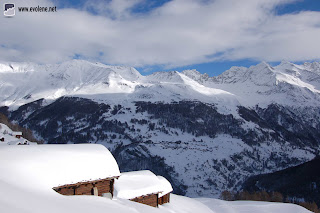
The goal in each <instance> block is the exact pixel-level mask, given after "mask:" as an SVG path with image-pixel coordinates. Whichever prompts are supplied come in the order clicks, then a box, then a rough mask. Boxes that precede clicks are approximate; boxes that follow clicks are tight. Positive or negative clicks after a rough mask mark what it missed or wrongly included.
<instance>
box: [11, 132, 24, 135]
mask: <svg viewBox="0 0 320 213" xmlns="http://www.w3.org/2000/svg"><path fill="white" fill-rule="evenodd" d="M12 135H22V132H12Z"/></svg>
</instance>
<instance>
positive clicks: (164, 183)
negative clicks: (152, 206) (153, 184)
mask: <svg viewBox="0 0 320 213" xmlns="http://www.w3.org/2000/svg"><path fill="white" fill-rule="evenodd" d="M157 177H158V179H159V181H160V183H161V188H162V192H161V193H159V197H162V196H164V195H166V194H168V193H170V192H172V191H173V189H172V186H171V183H170V182H169V181H168V180H167V179H166V178H164V177H162V176H157Z"/></svg>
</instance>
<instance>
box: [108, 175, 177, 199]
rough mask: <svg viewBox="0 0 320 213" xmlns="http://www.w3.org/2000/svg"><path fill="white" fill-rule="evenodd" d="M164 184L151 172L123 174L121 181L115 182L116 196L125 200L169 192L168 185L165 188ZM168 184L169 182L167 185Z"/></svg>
mask: <svg viewBox="0 0 320 213" xmlns="http://www.w3.org/2000/svg"><path fill="white" fill-rule="evenodd" d="M162 178H163V177H162ZM163 183H164V181H163V180H160V179H159V178H158V177H157V176H156V175H155V174H154V173H152V172H151V171H149V170H142V171H134V172H124V173H121V175H120V177H119V179H116V180H115V183H114V195H115V197H119V198H123V199H132V198H135V197H139V196H143V195H148V194H157V193H160V192H164V191H168V185H166V186H165V187H164V185H163ZM168 183H169V181H167V183H166V184H168ZM169 184H170V183H169ZM170 186H171V184H170ZM171 189H172V188H171ZM171 191H172V190H171Z"/></svg>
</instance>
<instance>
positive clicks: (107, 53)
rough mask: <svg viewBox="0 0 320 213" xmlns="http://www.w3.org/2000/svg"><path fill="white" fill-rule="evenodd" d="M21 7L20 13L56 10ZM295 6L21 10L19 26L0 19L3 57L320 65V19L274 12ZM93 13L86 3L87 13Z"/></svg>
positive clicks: (229, 0)
mask: <svg viewBox="0 0 320 213" xmlns="http://www.w3.org/2000/svg"><path fill="white" fill-rule="evenodd" d="M144 1H145V0H144ZM15 2H16V8H17V7H19V6H37V5H40V6H45V5H51V6H52V5H53V3H51V2H49V1H33V2H32V3H29V1H28V5H26V3H25V1H20V2H17V1H15ZM288 2H290V1H289V0H287V1H280V0H259V1H256V0H242V1H239V0H215V1H203V0H198V1H195V0H173V1H171V2H168V3H166V4H164V5H162V6H161V7H158V8H156V9H154V10H153V11H151V12H148V13H145V14H132V13H131V12H130V10H131V8H133V7H134V6H135V5H136V4H139V3H143V0H133V1H131V0H117V1H115V0H113V1H111V2H109V3H106V4H102V3H101V2H100V3H99V4H94V6H95V11H96V12H97V13H98V15H92V14H90V13H88V12H86V11H85V10H76V9H59V8H58V12H57V13H21V12H17V9H16V16H15V17H14V18H11V19H5V18H3V19H0V23H1V27H2V29H6V30H3V31H2V33H1V34H0V57H1V59H2V60H13V61H34V62H40V63H51V62H61V61H64V60H68V59H70V58H73V57H74V56H75V55H80V56H81V57H83V58H86V59H90V60H96V61H101V62H104V63H109V64H124V65H130V66H148V65H164V66H169V67H174V66H182V65H190V64H195V63H203V62H209V61H214V60H238V59H246V58H250V59H257V60H265V61H279V60H282V59H286V60H291V61H300V60H312V59H319V58H320V42H318V38H319V37H320V26H319V23H318V22H317V20H320V12H300V13H296V14H286V15H282V16H277V15H275V13H274V9H275V7H277V6H279V5H281V4H285V3H288ZM99 5H100V6H99ZM90 7H93V4H89V3H87V4H86V5H85V7H84V8H85V9H88V8H90ZM99 7H100V9H97V8H99Z"/></svg>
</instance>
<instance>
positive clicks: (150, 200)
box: [130, 194, 158, 207]
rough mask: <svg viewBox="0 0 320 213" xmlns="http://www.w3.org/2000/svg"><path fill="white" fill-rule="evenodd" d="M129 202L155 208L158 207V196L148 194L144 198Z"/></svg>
mask: <svg viewBox="0 0 320 213" xmlns="http://www.w3.org/2000/svg"><path fill="white" fill-rule="evenodd" d="M130 200H131V201H134V202H138V203H142V204H146V205H149V206H153V207H157V206H158V194H150V195H145V196H140V197H136V198H133V199H130Z"/></svg>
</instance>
